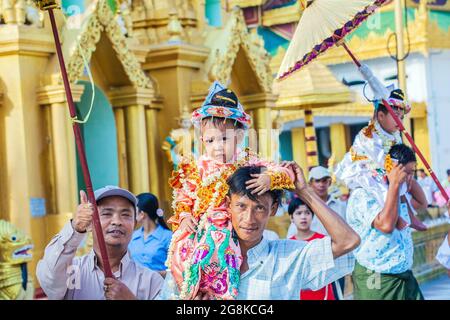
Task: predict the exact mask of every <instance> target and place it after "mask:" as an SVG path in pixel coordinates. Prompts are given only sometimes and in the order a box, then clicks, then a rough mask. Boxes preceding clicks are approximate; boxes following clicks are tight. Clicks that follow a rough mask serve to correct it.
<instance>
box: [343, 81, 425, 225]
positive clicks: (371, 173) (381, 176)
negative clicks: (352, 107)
mask: <svg viewBox="0 0 450 320" xmlns="http://www.w3.org/2000/svg"><path fill="white" fill-rule="evenodd" d="M386 101H387V102H388V103H389V105H390V106H391V107H392V109H393V110H394V112H395V113H396V115H397V116H398V117H399V118H400V119H401V120H403V118H404V116H405V115H406V114H408V113H409V112H410V110H411V108H410V106H409V105H408V104H407V103H406V101H405V99H404V94H403V92H402V90H400V89H395V90H393V91H391V93H390V96H389V98H388V99H386ZM401 143H402V138H401V135H400V131H399V128H398V126H397V124H396V123H395V121H394V119H393V118H392V116H391V115H390V113H389V112H388V110H387V108H386V107H385V106H384V105H383V104H382V102H381V100H376V101H375V112H374V116H373V119H372V120H371V121H370V122H369V124H368V126H367V127H365V128H363V129H362V130H361V131H360V132H359V133H358V134H357V136H356V138H355V141H354V142H353V145H352V147H351V148H350V151H349V152H348V153H347V154H346V155H345V157H344V159H343V160H342V161H341V163H339V164H338V166H337V168H336V172H335V174H336V177H337V178H338V179H340V180H341V181H343V182H344V183H345V184H346V185H347V187H348V188H349V189H356V188H358V187H362V188H365V189H367V190H369V191H372V192H373V193H374V194H375V195H376V197H377V200H378V202H379V203H380V204H384V202H385V199H386V194H387V190H388V184H387V178H386V171H389V170H390V168H391V167H392V166H393V164H392V161H391V159H390V157H389V155H388V153H389V150H390V149H391V147H392V146H394V145H397V144H401ZM416 183H417V182H416V181H415V180H414V181H410V182H409V185H406V184H405V185H404V186H403V188H402V190H401V191H400V192H401V194H402V195H405V194H406V193H407V191H408V188H410V187H411V184H416ZM410 220H411V225H410V226H411V227H412V228H414V229H416V230H419V231H424V230H426V226H425V225H424V224H423V223H422V222H421V221H420V220H419V219H418V218H417V217H416V216H415V215H414V214H413V213H412V212H411V211H410Z"/></svg>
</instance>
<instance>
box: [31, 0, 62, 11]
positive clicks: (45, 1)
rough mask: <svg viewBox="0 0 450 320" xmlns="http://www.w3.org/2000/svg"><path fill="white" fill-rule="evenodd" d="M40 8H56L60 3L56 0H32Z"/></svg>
mask: <svg viewBox="0 0 450 320" xmlns="http://www.w3.org/2000/svg"><path fill="white" fill-rule="evenodd" d="M32 1H33V3H34V4H35V5H36V7H38V8H39V9H40V10H48V9H56V8H58V7H59V6H58V4H57V3H56V1H55V0H32Z"/></svg>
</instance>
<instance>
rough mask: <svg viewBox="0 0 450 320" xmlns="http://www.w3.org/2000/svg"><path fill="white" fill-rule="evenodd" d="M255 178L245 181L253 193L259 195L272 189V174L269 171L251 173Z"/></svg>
mask: <svg viewBox="0 0 450 320" xmlns="http://www.w3.org/2000/svg"><path fill="white" fill-rule="evenodd" d="M250 176H251V177H252V178H253V179H251V180H248V181H246V182H245V184H246V185H247V190H248V189H254V190H252V192H251V193H252V194H257V195H258V196H260V195H262V194H264V193H266V192H267V191H269V190H270V176H269V175H268V174H267V173H255V174H251V175H250Z"/></svg>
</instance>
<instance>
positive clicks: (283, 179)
mask: <svg viewBox="0 0 450 320" xmlns="http://www.w3.org/2000/svg"><path fill="white" fill-rule="evenodd" d="M266 173H267V174H268V175H269V177H270V190H284V189H290V190H292V189H295V185H294V183H293V182H292V180H291V178H290V177H289V176H288V175H287V174H286V173H284V172H275V171H270V170H269V171H267V172H266Z"/></svg>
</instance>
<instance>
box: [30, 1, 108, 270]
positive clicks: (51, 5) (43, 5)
mask: <svg viewBox="0 0 450 320" xmlns="http://www.w3.org/2000/svg"><path fill="white" fill-rule="evenodd" d="M33 2H34V3H35V5H36V6H37V7H38V8H39V9H41V10H46V11H48V14H49V16H50V23H51V25H52V31H53V37H54V39H55V47H56V53H57V55H58V61H59V67H60V68H61V76H62V79H63V83H64V89H65V91H66V98H67V104H68V106H69V112H70V117H71V119H72V127H73V133H74V135H75V142H76V145H77V150H78V156H79V158H80V163H81V169H82V171H83V177H84V182H85V184H86V192H87V194H88V199H89V202H90V203H92V205H93V207H94V214H93V217H92V221H93V225H94V231H95V234H96V236H97V240H98V245H99V248H100V255H101V259H102V263H103V268H104V273H105V277H107V278H113V277H114V276H113V273H112V271H111V266H110V264H109V259H108V254H107V252H106V245H105V239H104V237H103V232H102V226H101V224H100V217H99V215H98V209H97V205H96V202H95V195H94V191H93V189H92V181H91V175H90V173H89V167H88V164H87V160H86V152H85V149H84V143H83V138H82V136H81V131H80V126H79V125H78V122H77V121H76V119H77V114H76V109H75V105H74V103H73V98H72V90H71V89H70V84H69V79H68V76H67V71H66V65H65V63H64V57H63V54H62V50H61V42H60V41H59V35H58V28H57V27H56V21H55V14H54V12H53V9H58V8H59V7H58V4H57V3H56V0H33Z"/></svg>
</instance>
